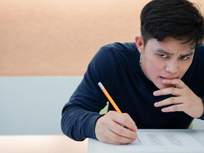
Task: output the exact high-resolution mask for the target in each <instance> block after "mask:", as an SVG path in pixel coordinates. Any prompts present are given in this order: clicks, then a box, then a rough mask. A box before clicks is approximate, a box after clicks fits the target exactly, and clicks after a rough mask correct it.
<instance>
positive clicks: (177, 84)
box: [162, 79, 185, 88]
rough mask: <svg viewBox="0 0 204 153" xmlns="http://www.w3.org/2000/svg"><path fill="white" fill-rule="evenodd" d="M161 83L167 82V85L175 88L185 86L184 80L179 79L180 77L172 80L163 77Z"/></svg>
mask: <svg viewBox="0 0 204 153" xmlns="http://www.w3.org/2000/svg"><path fill="white" fill-rule="evenodd" d="M162 83H164V84H168V85H169V84H170V85H173V86H174V87H176V88H183V87H185V84H184V82H183V81H182V80H180V79H172V80H167V79H165V80H163V81H162Z"/></svg>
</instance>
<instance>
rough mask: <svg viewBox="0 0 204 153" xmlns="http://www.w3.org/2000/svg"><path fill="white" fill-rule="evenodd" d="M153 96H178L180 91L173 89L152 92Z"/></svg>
mask: <svg viewBox="0 0 204 153" xmlns="http://www.w3.org/2000/svg"><path fill="white" fill-rule="evenodd" d="M153 95H154V96H162V95H174V96H180V95H181V90H180V89H178V88H174V87H169V88H164V89H160V90H157V91H154V92H153Z"/></svg>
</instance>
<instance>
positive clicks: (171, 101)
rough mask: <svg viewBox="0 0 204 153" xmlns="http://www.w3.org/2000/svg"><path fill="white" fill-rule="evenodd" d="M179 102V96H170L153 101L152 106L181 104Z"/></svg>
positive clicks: (180, 100) (180, 101)
mask: <svg viewBox="0 0 204 153" xmlns="http://www.w3.org/2000/svg"><path fill="white" fill-rule="evenodd" d="M181 103H182V99H181V98H180V97H170V98H167V99H164V100H162V101H159V102H156V103H154V106H155V107H162V106H167V105H174V104H181Z"/></svg>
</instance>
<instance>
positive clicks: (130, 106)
mask: <svg viewBox="0 0 204 153" xmlns="http://www.w3.org/2000/svg"><path fill="white" fill-rule="evenodd" d="M139 57H140V54H139V52H138V50H137V48H136V46H135V44H134V43H123V44H122V43H114V44H109V45H106V46H104V47H102V48H101V49H100V50H99V51H98V53H97V54H96V55H95V56H94V58H93V59H92V61H91V62H90V64H89V66H88V69H87V71H86V73H85V75H84V78H83V80H82V81H81V83H80V84H79V86H78V87H77V89H76V90H75V92H74V93H73V95H72V96H71V98H70V100H69V102H68V103H67V104H66V105H65V106H64V108H63V110H62V119H61V127H62V131H63V132H64V134H65V135H67V136H69V137H70V138H72V139H75V140H83V139H85V138H87V137H89V138H96V136H95V123H96V121H97V119H98V118H99V117H100V115H99V113H98V112H99V111H100V110H101V109H102V108H103V107H104V106H105V105H106V101H107V99H106V97H105V96H104V95H103V93H102V92H101V90H100V88H99V87H98V85H97V84H98V82H99V81H100V82H102V83H103V85H104V86H105V87H106V89H107V90H108V91H109V93H110V95H111V96H112V97H113V99H114V100H115V102H116V103H117V105H118V106H119V108H120V109H121V110H122V112H126V113H128V114H129V115H130V116H131V118H132V119H133V120H134V121H135V123H136V125H137V127H138V128H148V129H161V128H162V129H180V128H188V126H189V125H190V123H191V122H192V120H193V118H192V117H190V116H189V115H187V114H185V113H184V112H171V113H163V112H161V108H156V107H154V102H156V101H159V100H162V99H164V98H167V97H168V96H157V97H156V96H153V92H154V91H155V90H158V88H157V87H156V86H155V85H154V84H153V83H152V82H151V81H150V80H148V79H147V77H146V76H145V75H144V73H143V71H142V70H141V67H140V65H139ZM203 69H204V46H200V47H197V48H196V52H195V55H194V60H193V63H192V65H191V66H190V68H189V69H188V71H187V72H186V73H185V75H184V77H183V78H182V80H183V81H184V82H185V84H187V85H188V86H189V87H190V88H191V89H192V90H193V91H194V93H196V94H197V95H198V96H199V97H201V98H204V71H203ZM109 110H114V109H113V107H112V106H110V107H109ZM201 119H204V114H203V115H202V116H201Z"/></svg>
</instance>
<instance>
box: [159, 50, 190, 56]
mask: <svg viewBox="0 0 204 153" xmlns="http://www.w3.org/2000/svg"><path fill="white" fill-rule="evenodd" d="M156 52H159V53H162V54H166V55H169V56H171V55H174V54H173V53H169V52H167V51H165V50H163V49H157V50H156ZM193 54H194V51H192V50H191V51H189V53H187V54H183V55H180V56H181V57H185V56H191V55H193Z"/></svg>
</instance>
